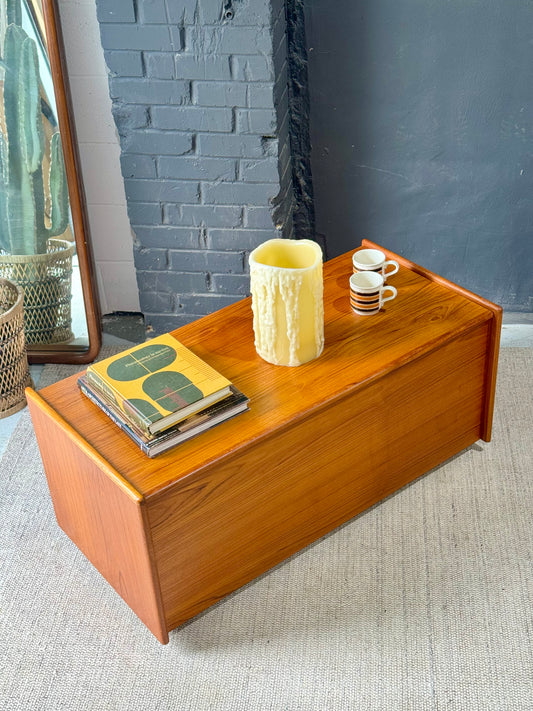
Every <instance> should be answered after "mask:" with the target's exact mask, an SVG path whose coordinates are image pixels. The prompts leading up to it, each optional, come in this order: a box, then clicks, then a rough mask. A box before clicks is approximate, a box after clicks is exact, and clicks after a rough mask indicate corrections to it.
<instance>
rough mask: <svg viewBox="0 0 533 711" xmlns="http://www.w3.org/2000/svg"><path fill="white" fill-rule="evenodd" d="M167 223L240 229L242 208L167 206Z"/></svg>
mask: <svg viewBox="0 0 533 711" xmlns="http://www.w3.org/2000/svg"><path fill="white" fill-rule="evenodd" d="M164 215H165V220H166V222H167V223H171V224H173V225H184V226H185V225H186V226H188V227H204V226H206V225H209V226H210V227H238V226H239V225H241V224H242V207H240V206H236V205H234V206H231V207H230V206H225V205H165V206H164Z"/></svg>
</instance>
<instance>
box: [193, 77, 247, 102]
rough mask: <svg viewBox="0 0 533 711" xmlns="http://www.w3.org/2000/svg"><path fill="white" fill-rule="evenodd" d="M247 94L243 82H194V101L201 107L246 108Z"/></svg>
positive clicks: (245, 85)
mask: <svg viewBox="0 0 533 711" xmlns="http://www.w3.org/2000/svg"><path fill="white" fill-rule="evenodd" d="M247 92H248V85H247V84H245V83H243V82H223V81H220V82H214V81H193V82H192V101H193V103H194V104H198V105H199V106H246V102H247Z"/></svg>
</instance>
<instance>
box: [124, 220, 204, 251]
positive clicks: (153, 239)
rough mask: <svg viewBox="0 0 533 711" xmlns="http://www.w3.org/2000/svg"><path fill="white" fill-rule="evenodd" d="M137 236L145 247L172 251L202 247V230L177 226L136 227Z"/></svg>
mask: <svg viewBox="0 0 533 711" xmlns="http://www.w3.org/2000/svg"><path fill="white" fill-rule="evenodd" d="M135 235H136V237H137V240H138V241H139V243H140V244H141V245H142V246H144V247H161V248H165V247H170V248H172V249H198V248H199V247H200V246H201V245H202V241H201V233H200V228H198V227H196V228H194V227H193V228H190V227H176V226H175V225H151V226H144V227H141V226H140V227H136V228H135Z"/></svg>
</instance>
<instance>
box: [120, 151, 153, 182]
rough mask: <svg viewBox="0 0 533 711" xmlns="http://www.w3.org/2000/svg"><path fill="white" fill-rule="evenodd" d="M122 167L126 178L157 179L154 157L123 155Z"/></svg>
mask: <svg viewBox="0 0 533 711" xmlns="http://www.w3.org/2000/svg"><path fill="white" fill-rule="evenodd" d="M120 165H121V167H122V175H123V176H124V178H155V177H156V162H155V158H153V156H149V155H142V154H141V155H139V154H135V153H122V154H121V156H120Z"/></svg>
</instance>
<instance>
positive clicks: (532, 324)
mask: <svg viewBox="0 0 533 711" xmlns="http://www.w3.org/2000/svg"><path fill="white" fill-rule="evenodd" d="M102 328H103V342H104V344H106V345H113V344H114V345H118V346H123V347H124V348H125V349H126V348H128V347H129V346H131V345H133V344H135V343H141V342H142V341H144V340H145V338H146V333H145V329H144V323H143V318H142V315H140V314H111V315H109V316H104V318H103V320H102ZM501 346H502V348H505V347H507V346H515V347H525V348H528V347H533V314H504V318H503V327H502V335H501ZM42 369H43V366H42V365H32V366H30V372H31V375H32V378H33V381H34V383H35V384H36V385H38V382H39V377H40V374H41V371H42ZM22 412H23V411H22ZM22 412H17V413H15V414H14V415H11V416H10V417H6V418H5V419H0V457H1V456H2V454H3V453H4V450H5V448H6V446H7V443H8V441H9V438H10V437H11V434H12V432H13V430H14V429H15V426H16V424H17V422H18V420H19V418H20V415H21V414H22Z"/></svg>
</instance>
